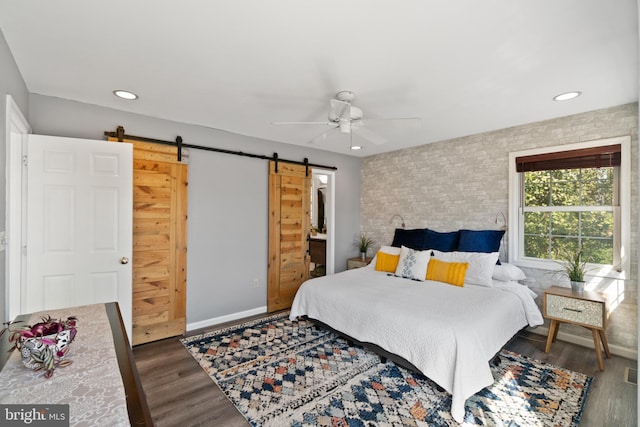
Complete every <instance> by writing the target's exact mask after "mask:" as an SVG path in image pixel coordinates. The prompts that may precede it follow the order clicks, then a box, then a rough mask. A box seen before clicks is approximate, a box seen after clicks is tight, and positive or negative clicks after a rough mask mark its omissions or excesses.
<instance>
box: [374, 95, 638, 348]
mask: <svg viewBox="0 0 640 427" xmlns="http://www.w3.org/2000/svg"><path fill="white" fill-rule="evenodd" d="M621 135H630V136H631V156H632V159H633V160H632V162H631V167H632V171H631V189H632V190H631V191H632V194H631V205H632V208H631V209H632V211H631V260H632V265H631V272H630V279H629V280H627V281H626V283H625V293H624V297H625V299H624V301H623V303H622V304H620V305H619V306H618V307H617V308H616V309H615V311H614V312H613V313H612V315H611V321H610V323H609V327H608V329H607V338H608V339H609V342H610V343H611V344H613V345H619V346H621V347H624V348H628V349H634V350H635V349H636V348H637V345H638V337H637V279H638V160H637V159H638V104H636V103H634V104H628V105H622V106H618V107H613V108H608V109H604V110H598V111H592V112H588V113H584V114H578V115H574V116H569V117H561V118H557V119H553V120H547V121H543V122H536V123H531V124H527V125H523V126H517V127H512V128H508V129H501V130H497V131H494V132H487V133H482V134H478V135H471V136H467V137H463V138H457V139H452V140H448V141H441V142H437V143H433V144H427V145H423V146H420V147H415V148H410V149H405V150H399V151H395V152H391V153H385V154H380V155H376V156H371V157H367V158H365V159H364V160H363V162H362V193H361V222H362V227H363V229H364V231H366V232H367V233H368V234H369V235H370V236H371V237H373V239H374V240H375V241H376V243H377V244H378V246H379V245H383V244H390V243H391V241H392V239H393V232H394V229H395V228H396V227H400V220H399V219H395V220H394V222H393V224H390V220H391V217H392V216H393V215H394V214H400V215H402V216H403V217H404V219H405V221H406V225H407V228H423V227H429V228H432V229H435V230H440V231H448V230H457V229H460V228H471V229H495V228H497V226H496V224H495V219H496V214H497V213H498V212H503V213H504V214H505V215H507V213H508V204H509V191H508V181H509V168H508V160H509V152H510V151H518V150H525V149H529V148H535V147H548V146H553V145H562V144H568V143H573V142H578V141H589V140H594V139H600V138H608V137H613V136H621ZM526 272H527V274H528V276H530V277H532V278H534V279H535V283H536V285H537V286H536V289H534V290H536V291H537V292H539V293H542V290H543V289H544V288H546V287H548V286H550V285H551V284H552V283H553V278H552V277H551V276H550V275H548V274H545V273H546V272H543V271H540V270H533V269H528V270H527V271H526ZM541 299H542V298H538V302H540V301H541ZM571 326H572V325H563V326H562V328H561V329H562V331H565V332H567V331H568V332H570V333H571V334H573V335H577V336H583V337H589V338H590V337H591V335H590V333H589V331H587V330H586V329H584V328H580V327H571Z"/></svg>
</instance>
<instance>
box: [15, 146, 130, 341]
mask: <svg viewBox="0 0 640 427" xmlns="http://www.w3.org/2000/svg"><path fill="white" fill-rule="evenodd" d="M26 152H27V161H26V165H27V173H26V175H27V179H26V181H27V190H26V191H27V196H26V200H27V204H26V211H27V213H26V221H25V224H26V227H25V229H24V231H25V233H26V234H25V236H24V239H23V241H26V250H24V251H23V256H24V257H25V259H24V261H23V266H25V286H23V288H22V312H23V313H29V312H33V311H40V310H48V309H57V308H63V307H73V306H78V305H86V304H94V303H103V302H111V301H117V302H118V304H119V305H120V310H121V312H122V317H123V321H124V323H125V328H126V330H127V335H128V336H129V339H131V317H132V313H131V299H132V290H131V263H130V262H129V260H130V259H131V254H132V247H131V244H132V243H131V239H132V203H133V199H132V197H133V195H132V188H133V186H132V176H133V172H132V164H133V163H132V159H133V151H132V146H131V144H113V143H108V142H106V141H92V140H84V139H71V138H60V137H52V136H43V135H29V137H28V140H27V147H26Z"/></svg>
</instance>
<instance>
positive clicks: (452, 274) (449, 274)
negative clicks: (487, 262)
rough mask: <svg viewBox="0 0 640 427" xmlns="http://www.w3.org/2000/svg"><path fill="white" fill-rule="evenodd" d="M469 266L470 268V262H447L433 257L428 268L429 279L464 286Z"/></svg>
mask: <svg viewBox="0 0 640 427" xmlns="http://www.w3.org/2000/svg"><path fill="white" fill-rule="evenodd" d="M467 268H469V263H468V262H445V261H440V260H437V259H435V258H431V259H430V260H429V266H428V268H427V280H436V281H438V282H444V283H448V284H450V285H455V286H460V287H462V286H464V277H465V275H466V274H467Z"/></svg>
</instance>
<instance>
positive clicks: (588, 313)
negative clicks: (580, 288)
mask: <svg viewBox="0 0 640 427" xmlns="http://www.w3.org/2000/svg"><path fill="white" fill-rule="evenodd" d="M608 308H609V307H608V305H607V299H606V297H605V296H604V295H603V294H601V293H599V292H589V291H584V292H582V293H577V292H573V291H572V290H571V289H570V288H563V287H560V286H551V287H550V288H548V289H547V290H546V291H545V292H544V300H543V316H544V317H545V318H546V319H549V320H550V324H549V334H548V336H547V345H546V347H545V349H544V351H545V353H549V351H550V350H551V344H552V343H553V342H554V341H555V340H556V337H557V335H558V329H559V326H560V323H572V324H574V325H579V326H583V327H585V328H587V329H590V330H591V333H592V335H593V345H594V347H595V350H596V357H597V358H598V368H599V369H600V370H601V371H604V360H603V358H602V348H604V352H605V354H606V355H607V357H610V356H611V354H610V353H609V345H608V344H607V338H606V336H605V329H606V327H607V320H608V318H609V310H608Z"/></svg>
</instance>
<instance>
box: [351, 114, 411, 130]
mask: <svg viewBox="0 0 640 427" xmlns="http://www.w3.org/2000/svg"><path fill="white" fill-rule="evenodd" d="M361 122H362V124H363V125H364V126H371V127H373V126H388V127H403V128H409V129H419V128H420V127H421V124H422V119H421V118H420V117H398V118H393V119H363V120H361Z"/></svg>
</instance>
